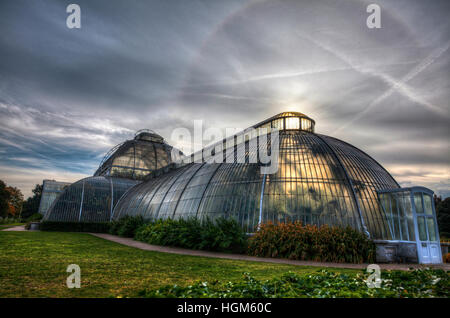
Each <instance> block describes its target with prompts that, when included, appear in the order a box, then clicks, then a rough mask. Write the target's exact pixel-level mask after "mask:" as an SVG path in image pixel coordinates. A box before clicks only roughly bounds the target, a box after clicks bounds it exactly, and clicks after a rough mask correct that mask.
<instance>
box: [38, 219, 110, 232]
mask: <svg viewBox="0 0 450 318" xmlns="http://www.w3.org/2000/svg"><path fill="white" fill-rule="evenodd" d="M109 226H110V223H109V222H59V221H43V222H41V224H40V229H41V231H56V232H93V233H108V232H109Z"/></svg>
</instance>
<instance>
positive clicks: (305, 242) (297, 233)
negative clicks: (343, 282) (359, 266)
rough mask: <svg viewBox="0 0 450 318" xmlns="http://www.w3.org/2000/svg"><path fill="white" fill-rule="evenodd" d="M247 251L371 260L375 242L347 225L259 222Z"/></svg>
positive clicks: (303, 257)
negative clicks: (260, 223)
mask: <svg viewBox="0 0 450 318" xmlns="http://www.w3.org/2000/svg"><path fill="white" fill-rule="evenodd" d="M248 254H249V255H254V256H262V257H280V258H288V259H294V260H313V261H322V262H346V263H363V262H373V261H374V260H375V254H376V247H375V244H374V243H373V242H372V241H371V240H370V239H368V238H367V237H366V236H365V235H364V234H363V233H361V232H359V231H357V230H355V229H353V228H351V227H329V226H326V225H324V226H321V227H317V226H315V225H305V226H304V225H302V223H301V222H294V223H280V224H277V225H275V224H273V223H267V224H262V225H261V227H260V229H259V231H257V232H256V233H255V234H254V235H253V236H252V237H251V238H250V239H249V244H248Z"/></svg>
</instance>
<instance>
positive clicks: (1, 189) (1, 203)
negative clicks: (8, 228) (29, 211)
mask: <svg viewBox="0 0 450 318" xmlns="http://www.w3.org/2000/svg"><path fill="white" fill-rule="evenodd" d="M6 188H7V187H6V184H5V183H4V182H3V181H2V180H0V216H1V217H6V216H7V215H8V211H9V204H8V202H9V197H10V193H9V192H8V191H7V190H6Z"/></svg>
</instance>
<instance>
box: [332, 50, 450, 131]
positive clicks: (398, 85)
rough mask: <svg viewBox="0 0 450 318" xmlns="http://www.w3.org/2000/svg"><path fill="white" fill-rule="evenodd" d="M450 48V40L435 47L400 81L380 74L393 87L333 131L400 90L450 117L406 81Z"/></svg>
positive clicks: (351, 121)
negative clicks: (421, 96)
mask: <svg viewBox="0 0 450 318" xmlns="http://www.w3.org/2000/svg"><path fill="white" fill-rule="evenodd" d="M449 48H450V42H448V43H447V44H446V45H444V46H442V47H440V48H437V49H435V50H434V51H433V52H431V54H430V55H428V56H427V57H426V58H425V59H424V60H423V61H422V62H421V63H419V65H417V66H416V67H414V68H413V69H412V70H411V71H409V72H408V73H407V74H406V75H405V76H404V77H402V78H401V79H400V80H399V81H397V80H394V79H392V78H391V77H390V76H387V75H385V74H379V76H381V77H382V78H383V79H384V80H385V81H387V82H388V83H389V84H390V85H391V87H390V88H389V89H388V90H387V91H385V92H384V93H383V94H381V95H380V96H378V98H376V99H375V100H374V101H372V102H371V103H370V104H369V105H368V106H367V107H366V108H365V109H363V110H362V111H361V112H359V113H358V114H356V115H355V116H354V117H353V118H352V119H351V120H350V121H348V122H347V123H345V124H344V125H342V126H340V127H339V128H337V129H336V130H335V131H334V132H333V133H336V132H339V131H340V130H342V129H343V128H345V127H347V126H348V125H350V124H351V123H353V122H354V121H355V120H357V119H360V118H361V117H362V116H364V114H366V113H367V112H368V111H369V110H370V109H371V108H373V107H374V106H375V105H377V104H379V103H380V102H382V101H383V100H385V99H386V98H388V97H389V96H391V95H392V93H394V92H400V93H402V94H403V95H405V96H407V97H408V98H410V99H411V100H413V101H415V102H418V103H419V104H421V105H423V106H426V107H427V108H428V109H430V110H433V111H435V112H436V113H438V114H440V115H443V116H445V117H448V115H449V114H448V112H447V111H445V110H443V109H441V108H439V107H437V106H435V105H433V104H431V103H429V102H427V101H424V100H422V99H421V98H419V97H418V96H417V95H416V94H415V93H414V92H413V91H412V90H411V89H410V88H409V87H408V86H407V85H406V84H405V83H406V82H408V81H410V80H411V79H413V78H414V77H416V76H417V75H418V74H419V73H421V72H422V71H423V70H425V69H426V68H427V67H428V66H429V65H431V64H432V63H433V62H434V61H435V60H436V59H438V58H439V57H440V56H441V55H442V54H443V53H444V52H446V51H447V50H448V49H449Z"/></svg>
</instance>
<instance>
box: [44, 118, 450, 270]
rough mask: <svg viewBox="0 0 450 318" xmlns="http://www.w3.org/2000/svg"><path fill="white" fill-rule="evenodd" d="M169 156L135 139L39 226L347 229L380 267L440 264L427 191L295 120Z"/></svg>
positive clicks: (151, 140) (161, 145)
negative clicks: (231, 222) (226, 222)
mask: <svg viewBox="0 0 450 318" xmlns="http://www.w3.org/2000/svg"><path fill="white" fill-rule="evenodd" d="M171 149H172V147H171V146H169V145H167V144H166V143H165V142H164V141H163V139H162V137H160V136H158V135H156V134H155V133H153V132H151V131H146V132H143V133H142V132H141V133H140V134H137V135H136V137H135V139H134V140H132V141H126V142H124V143H123V144H120V145H118V146H117V147H115V148H114V149H113V150H112V151H111V152H110V153H108V155H107V156H106V157H105V159H104V160H103V161H102V163H101V164H100V167H99V169H98V170H97V172H96V173H95V176H94V177H89V178H86V179H83V180H80V181H78V182H76V183H74V184H72V185H71V186H70V187H68V188H67V189H66V190H65V191H64V192H63V193H62V194H61V195H60V196H59V198H58V199H57V200H55V202H54V203H53V205H52V206H51V208H50V209H49V210H48V212H47V213H46V215H45V217H44V219H46V220H61V221H109V220H117V219H120V218H122V217H124V216H137V215H141V216H143V217H144V218H145V219H147V220H155V219H167V218H171V219H179V218H191V217H194V218H198V219H206V218H208V219H215V218H218V217H225V218H234V219H236V220H237V221H238V222H239V224H241V226H242V227H243V228H244V229H245V231H246V232H247V233H249V234H251V233H254V232H255V231H257V230H258V226H259V225H260V224H262V223H267V222H274V223H280V222H291V221H301V222H302V223H303V224H313V225H317V226H321V225H331V226H350V227H353V228H355V229H357V230H359V231H361V232H363V233H365V234H366V235H367V236H368V237H370V238H371V239H373V240H374V241H375V242H376V244H377V253H378V254H379V255H377V259H378V261H393V260H397V261H398V260H403V261H409V262H420V263H440V262H441V261H442V256H441V250H440V243H439V232H438V228H437V222H436V213H435V209H434V202H433V192H432V191H431V190H429V189H426V188H423V187H411V188H401V187H400V185H399V184H398V183H397V182H396V181H395V179H394V178H393V177H392V176H391V175H390V174H389V172H388V171H386V169H384V168H383V167H382V166H381V165H380V164H379V163H378V162H377V161H376V160H374V159H373V158H372V157H370V156H369V155H368V154H366V153H365V152H363V151H361V150H359V149H357V148H356V147H354V146H352V145H350V144H348V143H346V142H344V141H342V140H338V139H336V138H333V137H330V136H326V135H322V134H317V133H316V132H315V121H314V120H313V119H311V118H309V117H308V116H306V115H304V114H302V113H298V112H284V113H280V114H278V115H276V116H273V117H271V118H269V119H267V120H264V121H262V122H260V123H258V124H256V125H254V126H252V127H250V128H248V129H245V130H244V131H242V132H241V133H238V134H236V135H234V136H231V137H228V138H226V139H224V140H222V141H219V142H217V143H215V144H213V145H210V146H208V147H206V148H204V149H202V150H201V151H199V152H196V153H194V154H191V155H190V156H181V160H180V158H179V157H177V158H173V157H171V155H170V152H171ZM269 153H270V155H269ZM199 158H200V159H199ZM267 158H270V160H269V161H267ZM217 159H220V160H217ZM274 163H275V164H274ZM269 165H272V166H276V169H275V170H273V171H271V169H266V168H268V166H269Z"/></svg>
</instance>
